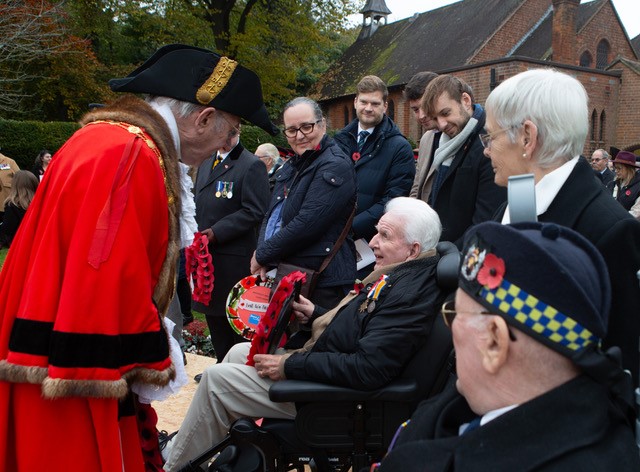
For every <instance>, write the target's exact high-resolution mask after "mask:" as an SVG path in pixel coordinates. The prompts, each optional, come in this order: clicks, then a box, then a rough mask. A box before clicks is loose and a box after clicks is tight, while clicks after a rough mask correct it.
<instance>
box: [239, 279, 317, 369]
mask: <svg viewBox="0 0 640 472" xmlns="http://www.w3.org/2000/svg"><path fill="white" fill-rule="evenodd" d="M306 278H307V276H306V274H304V273H303V272H300V271H295V272H291V273H290V274H289V275H286V276H284V277H283V278H282V280H281V281H280V283H279V284H278V288H276V291H275V292H274V293H273V296H272V297H271V301H270V302H269V307H268V308H267V311H266V313H265V314H264V315H263V316H262V318H260V323H258V328H257V329H256V333H255V335H254V336H253V339H252V340H251V348H250V349H249V355H248V356H247V365H251V366H252V365H254V362H253V356H255V355H256V354H267V353H268V352H269V347H270V345H269V337H270V334H271V332H272V331H273V330H274V329H275V327H276V324H277V323H278V319H279V318H280V313H281V312H282V308H283V307H284V305H285V302H287V301H288V300H289V299H290V297H292V296H295V288H296V283H298V282H299V284H298V285H301V284H303V283H304V281H305V280H306ZM292 318H293V310H292V311H291V312H290V314H289V319H288V320H286V324H287V325H288V324H289V323H290V322H291V319H292ZM286 342H287V336H286V334H285V335H283V336H282V339H281V340H280V342H279V343H278V347H282V346H284V345H285V343H286Z"/></svg>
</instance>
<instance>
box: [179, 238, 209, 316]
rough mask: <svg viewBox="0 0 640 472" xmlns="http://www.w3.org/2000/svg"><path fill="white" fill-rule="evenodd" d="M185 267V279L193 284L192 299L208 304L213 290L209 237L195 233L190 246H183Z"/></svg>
mask: <svg viewBox="0 0 640 472" xmlns="http://www.w3.org/2000/svg"><path fill="white" fill-rule="evenodd" d="M184 256H185V262H186V264H185V269H186V271H187V280H188V281H190V282H191V283H192V285H193V295H192V296H193V299H194V300H195V301H196V302H200V303H202V304H203V305H208V304H209V302H210V301H211V292H213V280H214V277H213V259H212V258H211V254H209V239H208V238H207V236H206V235H204V234H202V233H196V234H195V235H194V237H193V243H192V244H191V246H189V247H187V248H185V250H184Z"/></svg>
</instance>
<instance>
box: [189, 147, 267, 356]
mask: <svg viewBox="0 0 640 472" xmlns="http://www.w3.org/2000/svg"><path fill="white" fill-rule="evenodd" d="M239 139H240V137H239V135H238V138H237V139H236V140H235V141H232V143H231V146H230V147H229V148H222V149H221V150H220V151H219V153H218V154H217V155H215V156H212V157H210V158H209V159H207V160H206V161H204V162H203V163H202V165H201V166H200V167H199V169H198V175H197V177H196V184H195V200H196V221H197V222H198V230H199V231H200V232H201V233H203V234H206V235H207V238H209V252H210V253H211V255H212V257H213V276H214V286H213V293H212V294H211V301H210V302H209V305H203V304H202V303H199V302H195V303H194V309H195V310H198V311H200V312H201V313H204V314H205V316H206V318H207V324H208V325H209V331H210V332H211V340H212V343H213V348H214V349H215V351H216V357H217V358H218V360H222V359H223V358H224V356H225V355H226V354H227V351H229V349H231V346H233V345H234V344H236V343H237V342H240V341H243V338H242V337H241V336H239V335H238V334H236V333H235V332H234V331H233V329H232V328H231V325H230V324H229V322H228V321H227V318H226V310H225V307H226V302H227V296H228V295H229V291H230V290H231V289H232V288H233V286H234V285H235V284H236V283H237V282H238V281H239V280H240V279H242V278H243V277H246V276H247V275H249V274H250V273H251V272H250V270H249V264H250V262H251V255H252V254H253V251H255V249H256V243H257V228H258V225H259V224H260V223H261V222H262V218H263V217H264V214H265V212H266V210H267V205H268V203H269V198H270V192H269V179H268V177H267V169H266V167H265V165H264V164H263V163H262V162H261V161H260V159H259V158H258V157H257V156H255V155H253V154H252V153H251V152H249V151H247V150H246V149H245V148H244V147H242V144H240V143H239ZM214 164H215V165H214Z"/></svg>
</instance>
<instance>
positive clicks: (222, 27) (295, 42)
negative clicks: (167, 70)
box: [182, 0, 362, 113]
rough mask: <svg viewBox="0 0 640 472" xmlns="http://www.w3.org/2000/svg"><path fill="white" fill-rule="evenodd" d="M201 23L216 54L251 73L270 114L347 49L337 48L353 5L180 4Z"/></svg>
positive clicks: (271, 1) (299, 1) (296, 0)
mask: <svg viewBox="0 0 640 472" xmlns="http://www.w3.org/2000/svg"><path fill="white" fill-rule="evenodd" d="M182 1H183V3H184V5H185V6H186V7H187V8H188V9H189V11H190V12H192V14H193V15H195V16H197V17H199V18H202V19H203V20H206V21H207V23H208V25H209V27H210V29H211V33H212V35H213V38H214V42H215V49H216V50H217V51H218V52H219V53H221V54H226V55H229V56H230V57H233V58H236V59H237V60H238V61H240V62H241V63H242V64H243V65H245V66H247V67H248V68H250V69H252V70H254V71H256V73H258V75H259V76H260V78H261V80H262V84H263V89H264V96H265V101H266V102H267V105H268V107H269V108H270V109H271V111H272V113H273V112H276V111H277V112H278V113H279V111H280V110H281V107H282V105H283V102H285V101H287V100H288V99H290V98H292V97H294V96H296V95H299V94H303V93H305V92H306V90H307V89H308V86H309V84H311V83H313V82H315V80H317V77H318V76H319V74H320V73H322V72H324V70H326V67H327V66H328V64H329V63H330V62H331V61H332V60H333V59H335V58H336V57H337V56H338V55H339V54H340V53H341V52H342V51H343V50H344V48H345V47H346V46H347V45H344V47H338V48H336V41H337V40H338V38H339V37H340V35H342V34H343V33H344V32H345V31H346V28H347V27H348V24H347V17H348V16H349V15H350V14H352V13H354V12H355V11H356V6H359V5H360V4H361V3H362V2H361V1H357V0H324V1H321V0H182Z"/></svg>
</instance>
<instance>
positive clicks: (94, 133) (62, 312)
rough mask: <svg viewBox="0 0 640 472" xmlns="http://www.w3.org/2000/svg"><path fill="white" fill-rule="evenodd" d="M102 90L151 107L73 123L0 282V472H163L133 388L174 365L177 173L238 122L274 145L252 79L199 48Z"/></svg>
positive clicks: (164, 58)
mask: <svg viewBox="0 0 640 472" xmlns="http://www.w3.org/2000/svg"><path fill="white" fill-rule="evenodd" d="M110 86H111V88H112V89H113V90H114V91H121V92H134V93H146V94H148V95H149V98H148V99H147V101H146V102H145V101H142V100H140V99H138V98H134V97H131V96H128V97H124V98H122V99H120V100H118V101H117V102H115V103H114V104H113V105H111V106H108V107H105V108H101V109H98V110H96V111H93V112H91V113H90V114H88V115H87V116H86V117H85V118H84V119H83V120H82V124H83V127H82V128H81V129H80V130H79V131H78V132H76V133H75V134H74V135H73V136H72V137H71V138H70V139H69V141H67V142H66V143H65V144H64V145H63V147H62V148H61V149H60V150H59V151H58V152H57V153H56V156H55V159H54V160H53V162H52V164H51V165H50V166H49V168H48V170H47V174H46V176H45V177H44V179H43V181H42V183H41V185H40V187H39V189H38V192H37V193H36V196H35V198H34V200H33V202H32V204H31V206H30V208H29V211H28V212H27V214H26V216H25V219H24V221H23V223H22V224H21V226H20V230H19V231H18V234H17V235H16V238H15V240H14V243H13V244H12V247H11V250H10V252H9V255H8V257H7V259H6V262H5V265H4V268H3V270H2V272H1V274H0V297H1V298H0V299H2V301H3V303H2V308H1V309H0V470H4V471H29V472H30V471H33V470H40V469H46V470H48V471H71V470H83V471H122V470H126V471H127V472H129V471H144V470H145V462H146V466H147V470H153V469H154V467H155V468H156V469H160V468H161V467H162V464H161V463H157V462H156V463H155V464H154V463H153V460H152V456H153V455H154V451H153V446H154V445H155V446H157V438H151V441H149V440H148V438H145V435H144V434H140V433H139V429H140V428H141V426H140V425H139V423H140V422H142V421H144V420H145V418H143V416H144V415H146V416H147V417H149V416H151V417H152V421H151V423H152V424H153V422H154V421H153V419H154V417H155V413H154V412H153V410H152V409H151V408H150V407H148V406H147V407H144V408H143V407H142V406H141V404H140V402H139V401H138V395H137V394H136V393H135V391H136V386H145V385H150V386H157V387H163V386H166V385H167V384H168V383H169V382H170V381H171V379H173V377H174V376H175V370H176V368H177V367H179V366H174V365H173V363H172V361H171V358H170V356H169V342H168V335H167V332H166V330H165V328H164V325H163V321H162V317H163V316H164V313H165V311H166V309H167V306H168V303H169V301H170V300H171V297H172V296H173V291H174V281H175V275H174V269H175V267H176V255H177V248H178V244H177V241H178V238H179V232H180V231H179V226H180V222H179V214H180V208H181V207H180V201H181V195H180V177H179V170H178V165H179V161H180V160H181V161H183V163H185V164H189V165H199V164H200V163H201V162H202V161H204V160H205V159H206V158H207V157H209V156H210V155H212V154H213V153H214V152H215V151H216V150H217V149H218V148H219V147H222V146H224V145H225V143H227V142H228V141H229V140H231V139H232V138H233V137H234V136H235V135H236V134H237V126H238V124H239V122H240V118H241V117H242V118H245V119H247V120H248V121H250V122H252V123H254V124H256V125H258V126H260V127H262V128H263V129H265V130H267V131H268V132H271V133H275V127H274V126H273V124H272V123H271V121H270V120H269V117H268V115H267V112H266V109H265V107H264V104H263V101H262V91H261V86H260V81H259V79H258V77H257V76H256V75H255V74H254V73H253V72H251V71H249V70H247V69H245V68H243V67H242V66H240V65H238V64H237V62H235V61H233V60H230V59H228V58H226V57H221V56H219V55H218V54H215V53H212V52H211V51H207V50H204V49H198V48H193V47H189V46H183V45H170V46H165V47H163V48H161V49H160V50H158V51H157V52H156V53H155V54H154V55H153V56H152V57H151V58H150V59H149V60H147V61H146V62H145V63H144V64H143V65H142V66H140V67H139V68H138V69H136V70H135V71H134V72H132V73H131V74H130V75H129V76H128V77H126V78H122V79H114V80H112V81H111V82H110ZM147 420H148V418H147ZM149 443H151V447H150V446H149ZM143 449H144V452H143ZM156 457H159V455H157V456H156Z"/></svg>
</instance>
